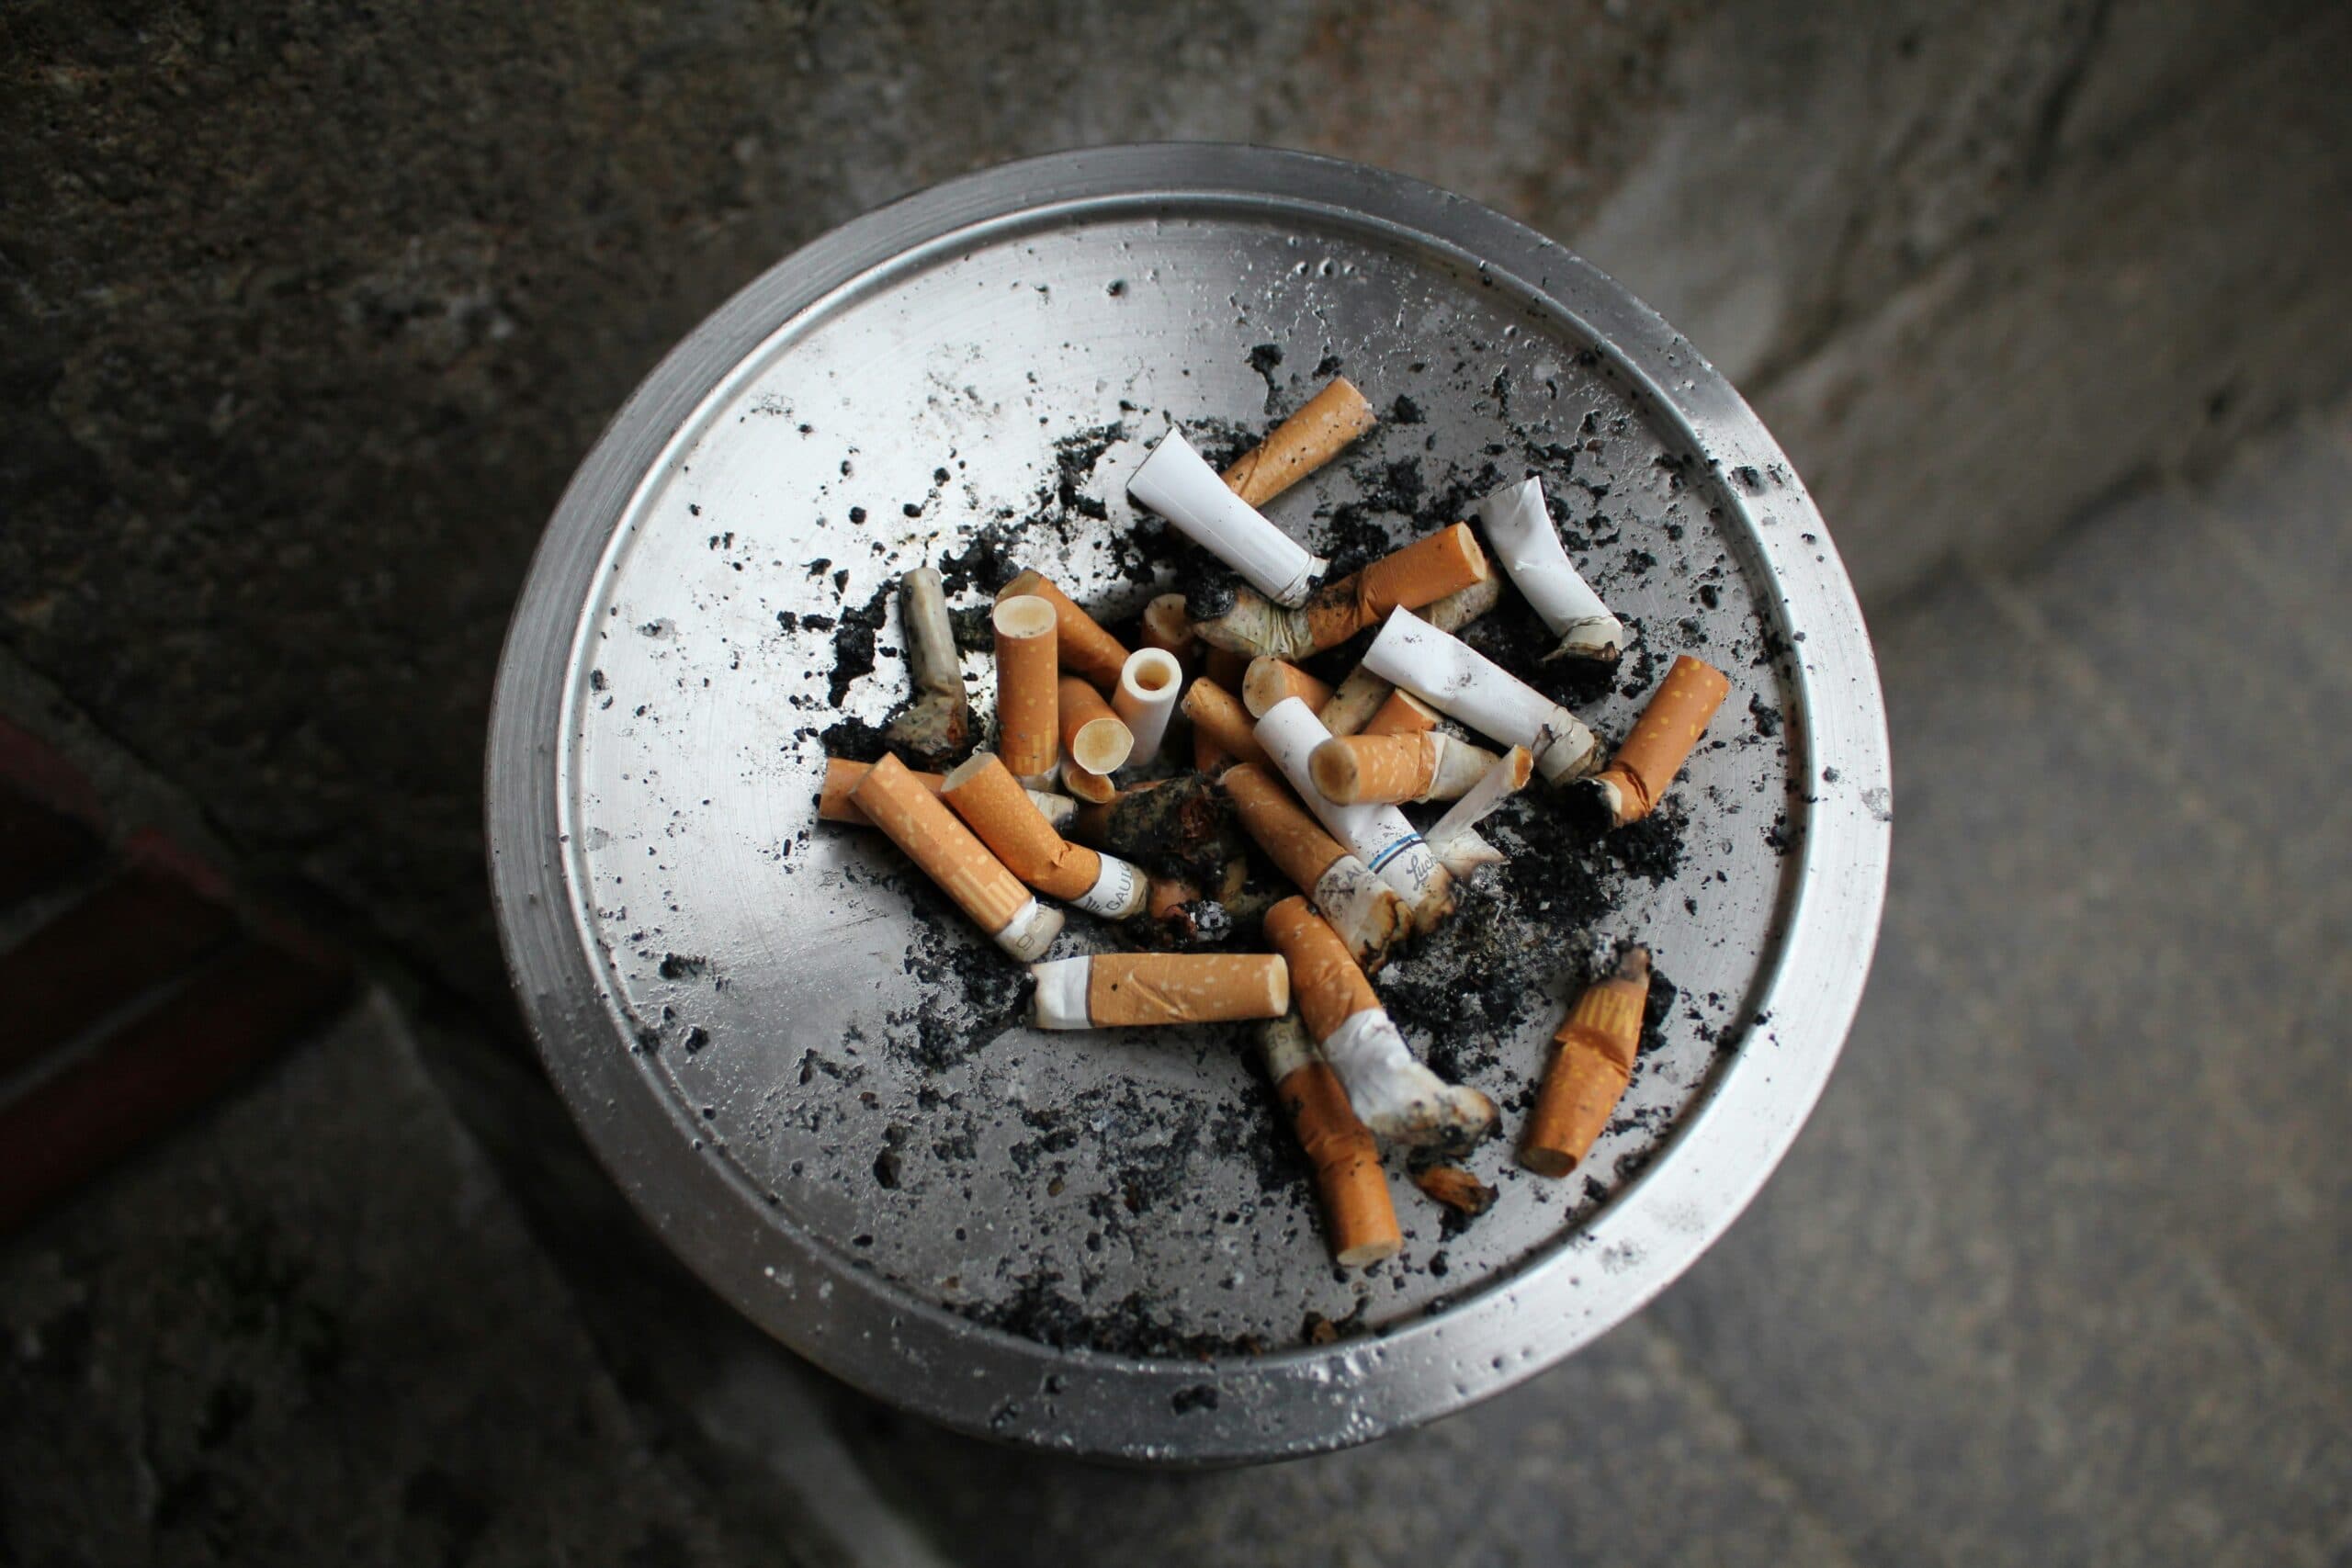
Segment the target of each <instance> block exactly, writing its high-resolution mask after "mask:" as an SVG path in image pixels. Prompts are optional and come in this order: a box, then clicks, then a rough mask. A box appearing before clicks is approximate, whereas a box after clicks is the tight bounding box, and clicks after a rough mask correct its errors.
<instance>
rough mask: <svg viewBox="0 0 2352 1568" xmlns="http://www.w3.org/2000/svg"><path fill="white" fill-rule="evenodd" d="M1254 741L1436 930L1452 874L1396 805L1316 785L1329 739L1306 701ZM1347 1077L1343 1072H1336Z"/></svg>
mask: <svg viewBox="0 0 2352 1568" xmlns="http://www.w3.org/2000/svg"><path fill="white" fill-rule="evenodd" d="M1257 736H1258V743H1259V744H1260V745H1261V746H1262V747H1264V748H1265V750H1266V755H1267V757H1268V759H1269V760H1270V761H1272V764H1273V767H1274V769H1275V770H1276V771H1277V772H1279V773H1281V774H1282V776H1283V778H1285V779H1287V780H1289V781H1290V786H1291V788H1292V789H1294V790H1296V791H1297V792H1298V798H1299V799H1300V801H1301V802H1303V803H1304V804H1305V805H1306V808H1307V809H1308V810H1309V811H1312V812H1313V813H1315V816H1316V819H1317V821H1319V822H1321V823H1322V824H1323V827H1324V830H1325V831H1327V832H1329V834H1330V835H1331V837H1333V838H1335V839H1337V840H1340V842H1341V843H1343V844H1345V845H1347V847H1348V850H1349V852H1351V853H1352V854H1353V855H1354V856H1355V857H1356V858H1357V859H1358V860H1361V861H1362V862H1363V863H1364V864H1366V865H1368V866H1370V867H1372V869H1373V870H1374V872H1376V873H1378V874H1379V875H1380V879H1381V880H1382V881H1383V882H1385V883H1387V884H1388V886H1391V887H1394V888H1395V889H1397V893H1398V894H1400V895H1401V896H1402V897H1404V900H1405V902H1406V903H1408V904H1409V905H1410V906H1412V910H1413V923H1414V925H1415V926H1416V927H1417V928H1419V930H1421V931H1434V930H1436V929H1437V927H1438V925H1439V923H1440V922H1441V921H1442V920H1443V919H1445V917H1446V916H1447V915H1449V914H1451V913H1452V912H1453V905H1454V889H1453V877H1452V876H1451V875H1449V874H1447V872H1446V870H1445V868H1444V866H1442V865H1441V864H1440V863H1438V858H1437V856H1436V855H1435V854H1434V853H1432V852H1430V846H1429V845H1428V844H1427V843H1425V842H1424V841H1423V840H1422V839H1421V835H1420V834H1419V832H1417V831H1416V830H1415V829H1414V828H1413V825H1412V823H1411V822H1409V821H1408V820H1407V819H1406V817H1405V814H1404V813H1403V812H1401V811H1399V810H1397V807H1394V806H1387V805H1372V804H1364V805H1357V806H1342V805H1340V803H1339V802H1337V801H1335V800H1333V799H1332V798H1331V797H1330V796H1329V795H1325V794H1324V793H1323V792H1322V791H1321V790H1319V789H1317V787H1316V786H1315V772H1314V767H1313V761H1312V759H1313V756H1314V752H1315V749H1316V748H1317V747H1318V746H1320V745H1322V744H1323V742H1325V741H1326V740H1329V739H1331V736H1330V735H1329V732H1328V731H1326V730H1325V729H1324V728H1323V726H1322V725H1321V724H1320V723H1319V722H1317V719H1316V717H1315V711H1314V710H1313V709H1312V708H1310V707H1308V706H1307V705H1306V704H1305V703H1303V702H1298V701H1296V700H1290V701H1284V702H1279V703H1276V704H1275V705H1273V706H1272V707H1271V708H1269V709H1267V710H1266V716H1265V717H1263V718H1261V719H1260V720H1259V721H1258V728H1257ZM1340 1076H1341V1077H1345V1076H1346V1075H1345V1074H1342V1075H1340Z"/></svg>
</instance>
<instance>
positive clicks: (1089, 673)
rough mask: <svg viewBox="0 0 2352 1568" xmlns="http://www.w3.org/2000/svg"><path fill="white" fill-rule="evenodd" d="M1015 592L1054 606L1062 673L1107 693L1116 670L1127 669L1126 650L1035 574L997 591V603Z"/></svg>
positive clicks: (1026, 574) (1116, 680)
mask: <svg viewBox="0 0 2352 1568" xmlns="http://www.w3.org/2000/svg"><path fill="white" fill-rule="evenodd" d="M1016 593H1034V594H1035V595H1036V596H1037V597H1038V598H1040V599H1043V600H1044V601H1045V602H1046V604H1051V605H1052V606H1053V607H1054V622H1055V626H1056V630H1057V636H1058V637H1059V639H1060V644H1061V647H1060V653H1061V665H1062V669H1063V670H1065V671H1069V673H1071V674H1076V675H1083V676H1085V677H1086V679H1088V680H1090V681H1091V682H1094V683H1095V684H1096V685H1098V686H1100V687H1102V688H1103V690H1104V691H1106V692H1107V691H1109V690H1110V689H1111V688H1112V687H1114V686H1115V685H1117V684H1118V683H1119V671H1121V670H1123V669H1125V667H1126V662H1127V650H1126V649H1125V647H1124V646H1123V645H1122V644H1121V643H1120V641H1119V639H1118V638H1117V637H1113V636H1112V635H1111V634H1110V633H1109V632H1106V631H1104V630H1103V628H1102V627H1101V626H1097V625H1096V624H1095V621H1094V617H1093V616H1091V615H1088V614H1087V613H1086V612H1085V611H1083V610H1081V609H1080V608H1079V607H1078V605H1077V604H1074V603H1072V602H1071V600H1070V596H1069V594H1067V593H1065V592H1062V591H1061V590H1060V589H1058V588H1057V587H1055V586H1054V585H1053V583H1052V582H1051V581H1048V580H1047V579H1046V576H1045V575H1044V574H1043V573H1041V572H1036V571H1024V572H1023V573H1022V574H1021V575H1020V576H1018V577H1016V578H1014V579H1013V580H1012V581H1010V582H1008V583H1006V584H1005V585H1004V586H1003V587H1002V588H1000V589H998V590H997V592H996V597H997V603H998V604H1002V603H1004V601H1005V600H1007V599H1009V598H1011V597H1012V596H1013V595H1014V594H1016Z"/></svg>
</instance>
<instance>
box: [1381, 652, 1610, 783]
mask: <svg viewBox="0 0 2352 1568" xmlns="http://www.w3.org/2000/svg"><path fill="white" fill-rule="evenodd" d="M1363 661H1364V664H1365V666H1366V667H1367V668H1368V669H1370V670H1371V671H1373V672H1374V674H1376V675H1379V676H1381V677H1383V678H1384V679H1386V680H1389V681H1393V682H1396V683H1397V685H1399V686H1402V687H1403V688H1404V689H1405V690H1407V691H1408V692H1410V693H1412V694H1414V695H1415V696H1417V697H1419V698H1420V699H1421V700H1422V701H1423V702H1425V703H1428V704H1429V705H1431V706H1432V707H1435V708H1436V709H1438V711H1440V712H1441V713H1447V714H1451V715H1453V716H1454V717H1455V718H1458V719H1460V720H1461V721H1462V722H1463V723H1464V724H1466V725H1468V726H1469V727H1470V728H1473V729H1475V730H1477V731H1478V732H1479V733H1480V734H1482V735H1487V736H1491V737H1493V738H1494V739H1497V740H1499V741H1501V742H1502V743H1503V744H1504V745H1506V746H1524V747H1526V748H1527V749H1528V750H1529V751H1530V752H1532V754H1533V755H1534V758H1535V766H1536V770H1537V771H1538V772H1540V773H1542V774H1543V775H1544V777H1545V778H1546V779H1549V780H1550V781H1551V782H1552V783H1554V784H1565V783H1566V782H1567V781H1569V780H1571V779H1576V778H1581V777H1582V776H1584V775H1585V774H1586V773H1590V772H1591V771H1592V770H1593V768H1594V767H1596V766H1597V765H1598V764H1599V761H1600V755H1599V751H1600V748H1599V745H1598V743H1597V742H1596V741H1595V740H1594V739H1593V737H1592V731H1591V730H1589V729H1587V728H1585V726H1584V721H1583V720H1582V719H1579V718H1578V717H1577V716H1576V715H1574V714H1572V713H1570V712H1569V711H1568V710H1567V709H1566V708H1564V707H1562V706H1561V705H1559V704H1557V703H1555V702H1554V701H1553V700H1552V699H1551V698H1549V697H1547V696H1545V695H1544V694H1543V693H1541V692H1539V691H1537V690H1536V689H1535V688H1534V687H1532V686H1531V685H1529V684H1528V683H1527V682H1524V681H1522V680H1521V679H1520V678H1519V677H1518V676H1516V675H1514V674H1512V673H1511V672H1510V671H1508V670H1505V669H1504V668H1503V667H1502V666H1501V665H1499V664H1497V663H1496V662H1495V661H1494V660H1490V659H1488V658H1487V656H1486V655H1485V654H1482V653H1480V652H1479V651H1477V649H1474V648H1472V647H1471V646H1470V645H1469V644H1467V643H1465V642H1464V641H1463V640H1462V639H1461V638H1459V637H1455V636H1453V634H1452V633H1450V632H1444V631H1440V630H1439V629H1438V628H1437V627H1435V626H1430V624H1429V623H1428V622H1427V621H1424V620H1422V619H1420V618H1419V616H1417V615H1414V614H1413V613H1412V612H1411V611H1409V610H1397V611H1394V612H1392V613H1391V614H1390V615H1389V617H1388V619H1387V621H1386V623H1385V624H1384V625H1383V626H1381V628H1380V635H1379V636H1378V637H1374V638H1373V639H1372V646H1371V647H1370V648H1368V649H1365V650H1364V656H1363Z"/></svg>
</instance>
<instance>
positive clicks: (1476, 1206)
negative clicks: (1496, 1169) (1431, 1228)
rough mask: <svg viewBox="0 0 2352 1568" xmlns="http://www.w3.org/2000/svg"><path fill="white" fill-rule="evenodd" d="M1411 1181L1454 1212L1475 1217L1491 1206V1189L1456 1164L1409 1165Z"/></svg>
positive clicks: (1493, 1203)
mask: <svg viewBox="0 0 2352 1568" xmlns="http://www.w3.org/2000/svg"><path fill="white" fill-rule="evenodd" d="M1412 1174H1413V1185H1414V1186H1416V1187H1418V1188H1419V1189H1420V1190H1422V1192H1424V1193H1426V1194H1427V1195H1428V1196H1429V1197H1430V1199H1431V1200H1432V1201H1436V1202H1439V1203H1442V1204H1444V1205H1445V1206H1446V1207H1447V1208H1449V1209H1451V1210H1453V1212H1454V1213H1457V1214H1462V1215H1464V1216H1466V1217H1467V1218H1470V1219H1474V1220H1475V1219H1476V1218H1477V1217H1478V1216H1479V1215H1480V1214H1483V1213H1486V1212H1487V1210H1489V1209H1491V1208H1493V1207H1494V1206H1495V1190H1494V1189H1493V1188H1491V1187H1489V1186H1487V1184H1486V1183H1485V1182H1483V1181H1481V1180H1479V1179H1478V1178H1477V1176H1476V1173H1474V1172H1472V1171H1470V1170H1468V1169H1465V1168H1463V1167H1461V1166H1458V1165H1423V1166H1416V1167H1414V1168H1413V1173H1412Z"/></svg>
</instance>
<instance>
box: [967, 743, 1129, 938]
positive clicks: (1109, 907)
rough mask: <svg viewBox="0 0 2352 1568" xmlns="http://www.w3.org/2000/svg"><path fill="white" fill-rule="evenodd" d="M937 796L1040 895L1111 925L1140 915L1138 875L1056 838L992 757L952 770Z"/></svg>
mask: <svg viewBox="0 0 2352 1568" xmlns="http://www.w3.org/2000/svg"><path fill="white" fill-rule="evenodd" d="M939 796H940V798H941V799H942V800H944V801H945V802H946V803H947V804H948V806H949V807H950V808H951V809H953V810H954V811H955V813H956V816H958V817H961V818H963V819H964V820H965V821H966V822H967V823H968V824H970V826H971V829H972V831H973V832H975V833H977V834H978V835H979V839H980V841H981V842H982V843H984V844H986V845H988V847H989V850H990V851H992V852H994V853H995V855H996V857H997V858H998V859H999V860H1001V861H1002V862H1003V863H1004V864H1005V869H1006V870H1008V871H1010V872H1012V874H1013V875H1015V876H1017V877H1019V878H1021V880H1022V881H1023V882H1025V883H1027V884H1028V885H1029V886H1032V887H1034V888H1035V889H1036V890H1037V891H1038V892H1040V893H1043V894H1046V895H1047V896H1048V897H1055V898H1059V899H1061V900H1063V901H1064V902H1066V903H1069V904H1075V905H1076V906H1078V908H1081V909H1084V910H1086V911H1087V912H1088V913H1089V914H1095V915H1103V916H1106V917H1108V918H1109V919H1114V920H1124V919H1127V918H1128V917H1129V916H1131V915H1134V914H1136V912H1138V911H1139V910H1140V909H1142V908H1143V897H1144V878H1143V873H1142V872H1140V871H1138V870H1136V868H1135V867H1134V866H1132V865H1129V864H1128V863H1126V862H1125V861H1123V860H1120V859H1118V858H1117V857H1115V856H1112V855H1105V854H1101V853H1098V852H1095V851H1093V850H1091V849H1088V848H1087V847H1086V846H1085V845H1084V844H1073V843H1071V842H1070V841H1069V840H1067V839H1065V838H1063V837H1062V836H1061V835H1060V834H1059V833H1057V832H1055V831H1054V826H1053V824H1052V823H1050V822H1048V821H1046V817H1045V813H1043V812H1041V811H1039V810H1038V809H1037V807H1036V804H1035V802H1034V801H1032V800H1031V799H1030V798H1029V792H1028V791H1027V790H1024V789H1023V788H1022V787H1021V781H1020V780H1018V779H1016V778H1014V777H1013V776H1012V771H1011V770H1010V769H1008V768H1007V767H1006V766H1005V765H1004V763H1003V762H1002V761H1000V760H999V759H998V758H997V757H995V756H994V755H993V754H991V753H989V752H987V751H976V752H974V753H973V754H972V756H971V758H970V760H969V761H965V762H963V763H961V764H959V765H958V766H956V768H954V769H952V770H950V771H949V773H948V774H947V777H946V780H945V782H944V787H943V788H942V789H941V790H940V792H939Z"/></svg>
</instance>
